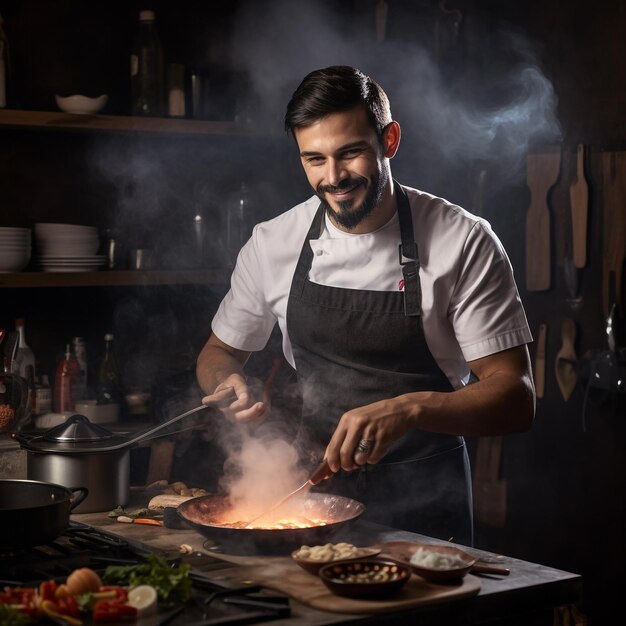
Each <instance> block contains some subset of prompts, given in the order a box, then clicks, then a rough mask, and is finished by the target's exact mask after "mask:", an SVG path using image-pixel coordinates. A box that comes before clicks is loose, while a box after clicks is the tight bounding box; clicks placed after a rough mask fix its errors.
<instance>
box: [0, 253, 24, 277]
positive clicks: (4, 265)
mask: <svg viewBox="0 0 626 626" xmlns="http://www.w3.org/2000/svg"><path fill="white" fill-rule="evenodd" d="M29 261H30V250H25V249H20V250H0V272H20V271H21V270H23V269H24V268H25V267H26V266H27V265H28V263H29Z"/></svg>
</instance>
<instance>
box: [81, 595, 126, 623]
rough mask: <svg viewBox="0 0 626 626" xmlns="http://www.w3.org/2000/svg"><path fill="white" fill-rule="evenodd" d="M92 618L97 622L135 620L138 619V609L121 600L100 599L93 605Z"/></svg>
mask: <svg viewBox="0 0 626 626" xmlns="http://www.w3.org/2000/svg"><path fill="white" fill-rule="evenodd" d="M92 618H93V621H94V622H97V623H104V622H118V621H123V620H134V619H137V609H136V608H135V607H132V606H129V605H128V604H123V603H121V602H111V601H109V600H98V602H96V604H95V606H94V607H93V612H92Z"/></svg>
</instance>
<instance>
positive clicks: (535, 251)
mask: <svg viewBox="0 0 626 626" xmlns="http://www.w3.org/2000/svg"><path fill="white" fill-rule="evenodd" d="M526 166H527V172H526V181H527V184H528V188H529V189H530V205H529V207H528V212H527V213H526V289H528V291H547V290H548V289H550V272H551V264H550V209H549V207H548V193H549V191H550V189H551V188H552V187H553V186H554V185H555V183H556V182H557V179H558V177H559V171H560V169H561V153H560V151H559V152H543V153H534V154H529V155H528V157H527V161H526Z"/></svg>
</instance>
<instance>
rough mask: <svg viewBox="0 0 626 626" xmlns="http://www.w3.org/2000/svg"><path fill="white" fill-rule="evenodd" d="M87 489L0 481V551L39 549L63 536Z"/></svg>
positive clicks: (19, 481) (28, 481)
mask: <svg viewBox="0 0 626 626" xmlns="http://www.w3.org/2000/svg"><path fill="white" fill-rule="evenodd" d="M86 497H87V489H85V488H84V487H76V488H74V489H68V488H67V487H63V486H62V485H55V484H53V483H46V482H40V481H35V480H12V479H7V480H0V550H7V549H15V548H27V547H30V546H36V545H41V544H43V543H46V542H48V541H52V540H53V539H56V538H57V537H58V536H59V535H61V534H63V532H64V531H65V529H66V528H67V527H68V525H69V521H70V512H71V511H72V510H73V509H75V508H76V507H77V506H78V505H79V504H80V503H81V502H82V501H83V500H84V499H85V498H86Z"/></svg>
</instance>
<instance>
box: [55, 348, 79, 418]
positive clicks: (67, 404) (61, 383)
mask: <svg viewBox="0 0 626 626" xmlns="http://www.w3.org/2000/svg"><path fill="white" fill-rule="evenodd" d="M79 384H80V367H79V365H78V361H77V360H76V359H75V358H74V355H73V354H72V351H71V350H70V344H69V343H68V344H67V345H66V346H65V357H64V358H63V359H62V360H61V361H59V365H58V366H57V371H56V376H55V378H54V411H55V413H71V412H72V411H74V410H75V409H76V398H77V395H78V385H79Z"/></svg>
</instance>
